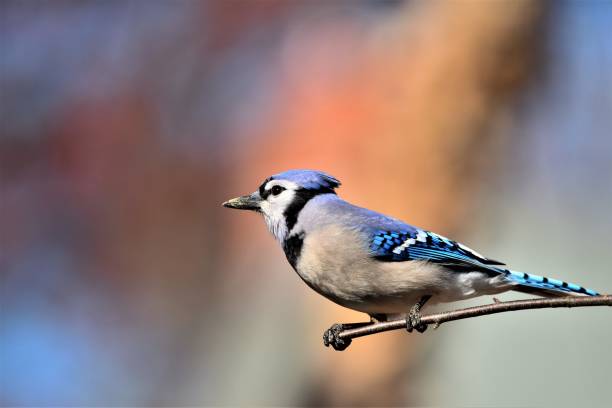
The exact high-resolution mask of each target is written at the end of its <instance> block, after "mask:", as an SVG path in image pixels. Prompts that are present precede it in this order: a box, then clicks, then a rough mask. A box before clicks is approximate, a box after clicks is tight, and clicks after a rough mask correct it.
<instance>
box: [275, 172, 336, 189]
mask: <svg viewBox="0 0 612 408" xmlns="http://www.w3.org/2000/svg"><path fill="white" fill-rule="evenodd" d="M270 179H272V180H288V181H292V182H294V183H296V184H298V185H300V186H302V187H303V188H305V189H308V190H319V189H321V188H327V189H331V190H333V189H335V188H336V187H338V186H340V181H338V179H336V178H335V177H333V176H330V175H329V174H326V173H323V172H322V171H316V170H288V171H285V172H283V173H278V174H275V175H273V176H272V177H270Z"/></svg>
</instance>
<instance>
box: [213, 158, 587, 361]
mask: <svg viewBox="0 0 612 408" xmlns="http://www.w3.org/2000/svg"><path fill="white" fill-rule="evenodd" d="M340 184H341V183H340V181H339V180H338V179H336V178H335V177H333V176H331V175H329V174H327V173H325V172H322V171H316V170H288V171H285V172H282V173H278V174H275V175H272V176H270V177H268V178H266V179H265V180H264V181H263V183H261V185H260V186H259V188H258V189H257V190H256V191H255V192H253V193H252V194H248V195H243V196H240V197H237V198H234V199H231V200H228V201H226V202H224V203H223V206H224V207H227V208H233V209H239V210H249V211H254V212H257V213H260V214H261V215H263V218H264V220H265V223H266V225H267V227H268V229H269V230H270V232H271V233H272V235H273V236H274V237H275V238H276V240H277V241H278V242H279V243H280V245H281V247H282V249H283V251H284V253H285V256H286V257H287V260H288V261H289V264H290V265H291V267H292V268H293V269H294V270H295V271H296V272H297V274H298V275H299V277H300V278H301V279H302V280H303V281H304V282H305V283H306V285H308V286H309V287H310V288H311V289H313V290H314V291H316V292H317V293H319V294H320V295H322V296H324V297H326V298H327V299H329V300H331V301H333V302H335V303H337V304H339V305H341V306H344V307H347V308H349V309H353V310H357V311H359V312H363V313H367V314H368V315H369V316H370V322H363V323H352V324H350V323H349V324H336V325H334V326H332V328H331V329H329V330H328V331H327V332H326V333H325V334H324V342H325V345H328V344H330V343H331V344H332V345H333V347H334V348H335V349H337V350H342V349H343V348H345V347H347V346H348V344H346V342H344V343H343V340H342V339H341V338H340V337H339V336H338V333H339V332H340V331H341V330H343V329H346V328H352V327H356V325H364V324H369V323H371V322H380V321H387V320H391V319H393V318H395V317H396V316H398V315H399V316H402V315H406V329H407V330H408V331H410V332H412V330H416V331H418V332H424V331H425V329H426V328H427V326H426V325H424V324H423V323H421V321H420V319H421V314H420V312H421V309H422V308H423V306H424V305H425V303H428V304H436V303H448V302H455V301H460V300H464V299H470V298H474V297H478V296H483V295H494V294H498V293H502V292H506V291H517V292H523V293H529V294H534V295H537V296H542V297H558V296H597V295H598V293H597V292H596V291H594V290H592V289H587V288H585V287H583V286H580V285H576V284H574V283H569V282H565V281H562V280H558V279H553V278H547V277H543V276H539V275H534V274H531V273H524V272H517V271H513V270H510V269H508V268H506V265H505V264H504V263H503V262H499V261H496V260H493V259H491V258H487V257H485V256H483V255H481V254H479V253H478V252H476V251H474V250H473V249H470V248H469V247H467V246H465V245H463V244H461V243H459V242H456V241H453V240H451V239H448V238H446V237H444V236H442V235H439V234H436V233H434V232H431V231H428V230H425V229H422V228H419V227H415V226H412V225H410V224H407V223H405V222H403V221H400V220H399V219H396V218H393V217H390V216H388V215H384V214H381V213H378V212H375V211H372V210H369V209H366V208H362V207H359V206H356V205H354V204H351V203H349V202H347V201H345V200H343V199H342V198H340V197H339V196H338V195H337V193H336V189H337V188H338V187H340Z"/></svg>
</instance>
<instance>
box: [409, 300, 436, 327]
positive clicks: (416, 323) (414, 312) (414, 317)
mask: <svg viewBox="0 0 612 408" xmlns="http://www.w3.org/2000/svg"><path fill="white" fill-rule="evenodd" d="M430 297H431V296H423V298H421V300H420V301H419V302H417V303H416V304H415V305H414V306H412V307H411V308H410V312H408V315H407V316H406V330H408V332H409V333H412V330H416V331H418V332H419V333H424V332H425V330H427V325H426V324H425V323H421V308H422V307H423V305H425V302H427V301H428V300H429V298H430Z"/></svg>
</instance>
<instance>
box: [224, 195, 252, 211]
mask: <svg viewBox="0 0 612 408" xmlns="http://www.w3.org/2000/svg"><path fill="white" fill-rule="evenodd" d="M260 201H261V200H260V198H259V197H257V196H256V195H255V194H249V195H244V196H242V197H236V198H232V199H231V200H228V201H226V202H224V203H223V206H224V207H227V208H235V209H237V210H251V211H259V210H260V207H259V202H260Z"/></svg>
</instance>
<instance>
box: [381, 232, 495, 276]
mask: <svg viewBox="0 0 612 408" xmlns="http://www.w3.org/2000/svg"><path fill="white" fill-rule="evenodd" d="M370 250H372V252H373V255H374V257H375V258H376V259H378V260H381V261H386V262H403V261H417V260H423V261H430V262H435V263H440V264H443V265H445V266H448V267H451V268H452V269H455V270H486V271H488V272H492V271H495V272H499V269H498V268H495V267H493V265H503V263H502V262H498V261H495V260H492V259H488V258H485V257H484V256H482V255H480V254H479V253H478V252H476V251H474V250H472V249H470V248H468V247H466V246H464V245H461V244H459V243H457V242H455V241H452V240H450V239H448V238H445V237H443V236H441V235H438V234H435V233H433V232H429V231H424V230H420V229H415V230H414V231H401V230H400V231H383V230H379V231H376V232H375V233H374V235H373V237H372V241H371V243H370Z"/></svg>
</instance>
